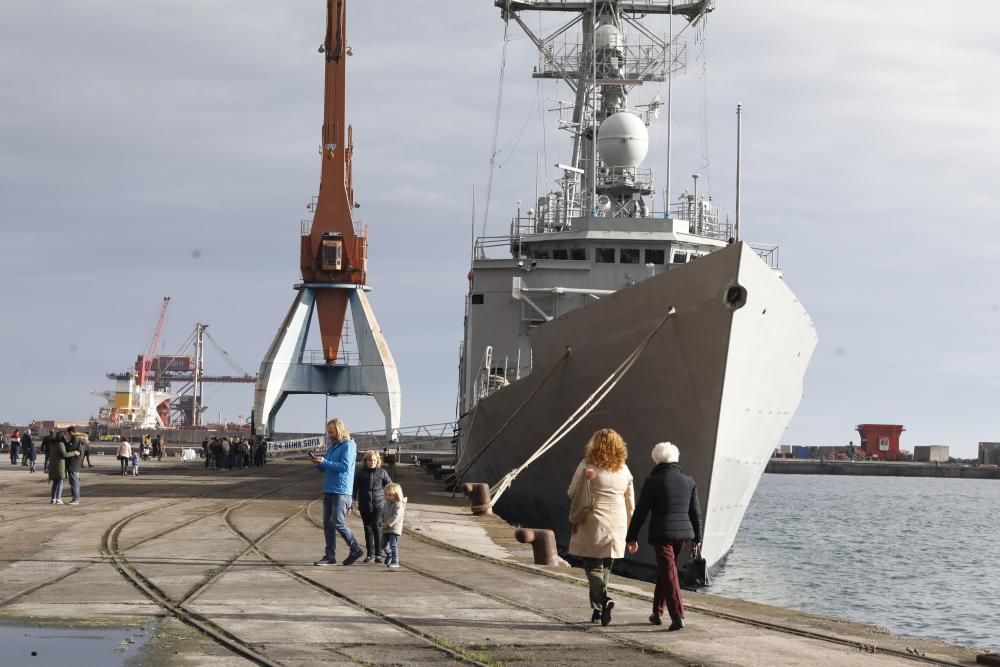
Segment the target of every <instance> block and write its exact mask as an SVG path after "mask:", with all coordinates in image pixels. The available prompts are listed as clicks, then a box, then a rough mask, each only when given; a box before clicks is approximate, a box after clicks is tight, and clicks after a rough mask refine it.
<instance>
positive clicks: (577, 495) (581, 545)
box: [567, 428, 635, 625]
mask: <svg viewBox="0 0 1000 667" xmlns="http://www.w3.org/2000/svg"><path fill="white" fill-rule="evenodd" d="M627 458H628V449H627V447H626V446H625V441H624V440H623V439H622V437H621V436H620V435H619V434H618V432H617V431H615V430H613V429H610V428H606V429H601V430H600V431H597V432H596V433H594V435H593V436H592V437H591V438H590V442H588V443H587V453H586V455H585V456H584V459H583V461H581V462H580V465H579V466H577V469H576V472H575V473H573V481H572V482H570V485H569V490H568V491H567V493H568V494H569V497H570V501H571V510H570V514H571V516H572V515H582V519H581V518H580V517H579V516H577V519H578V520H577V523H576V524H575V525H574V526H573V535H572V536H571V537H570V540H569V552H570V553H571V554H573V555H574V556H579V557H580V558H582V559H583V567H584V570H585V571H586V573H587V581H588V582H590V607H591V609H592V610H593V613H592V615H591V619H590V620H591V621H592V622H597V621H598V620H600V621H601V625H607V624H608V623H610V622H611V610H612V609H613V608H614V606H615V603H614V601H612V600H610V599H609V598H608V577H609V576H610V575H611V566H612V565H613V564H614V559H615V558H623V557H624V556H625V545H626V543H625V533H626V532H627V531H628V524H629V522H630V521H631V520H632V513H633V512H634V511H635V491H634V490H633V488H632V473H631V472H630V471H629V469H628V466H626V465H625V460H626V459H627ZM588 491H589V493H588ZM588 506H590V511H587V507H588Z"/></svg>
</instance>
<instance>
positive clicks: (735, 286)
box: [722, 283, 747, 310]
mask: <svg viewBox="0 0 1000 667" xmlns="http://www.w3.org/2000/svg"><path fill="white" fill-rule="evenodd" d="M722 303H724V304H725V306H726V308H728V309H729V310H739V309H740V308H742V307H743V306H745V305H747V288H746V287H743V285H740V284H739V283H732V284H731V285H729V286H728V287H726V289H724V290H722Z"/></svg>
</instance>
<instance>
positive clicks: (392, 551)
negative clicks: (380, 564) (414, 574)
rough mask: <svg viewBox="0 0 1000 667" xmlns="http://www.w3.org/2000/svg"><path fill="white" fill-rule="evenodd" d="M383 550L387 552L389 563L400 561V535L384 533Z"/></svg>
mask: <svg viewBox="0 0 1000 667" xmlns="http://www.w3.org/2000/svg"><path fill="white" fill-rule="evenodd" d="M382 551H384V552H385V559H386V561H387V562H389V563H398V562H399V535H396V534H395V533H382Z"/></svg>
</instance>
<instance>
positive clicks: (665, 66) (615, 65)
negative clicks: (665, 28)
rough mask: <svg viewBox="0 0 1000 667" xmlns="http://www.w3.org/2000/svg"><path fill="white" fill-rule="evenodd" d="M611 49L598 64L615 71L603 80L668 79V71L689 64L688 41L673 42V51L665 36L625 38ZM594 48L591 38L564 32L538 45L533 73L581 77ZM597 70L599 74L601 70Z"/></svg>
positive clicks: (635, 81) (677, 70)
mask: <svg viewBox="0 0 1000 667" xmlns="http://www.w3.org/2000/svg"><path fill="white" fill-rule="evenodd" d="M608 50H609V51H612V52H613V55H610V56H607V57H606V58H602V59H601V60H599V61H598V67H599V68H602V67H603V68H605V70H606V71H607V70H608V69H610V70H612V71H613V72H614V75H613V76H611V75H609V76H607V77H601V76H599V77H598V78H599V80H601V81H604V80H610V81H613V82H616V83H617V82H620V83H623V84H626V85H627V84H630V83H631V84H633V85H634V84H638V83H642V82H644V81H666V80H667V72H668V71H672V72H674V73H675V74H676V73H679V72H682V71H683V70H684V68H685V67H686V66H687V44H686V43H683V42H679V43H675V44H674V45H673V53H672V54H670V53H669V51H670V50H671V49H670V47H669V45H668V44H667V42H666V41H665V40H655V41H654V40H652V39H649V38H648V37H645V36H643V37H639V38H633V39H631V40H630V39H627V38H623V39H622V41H621V42H619V43H618V44H616V45H614V46H613V47H612V48H610V49H608ZM602 51H603V50H601V51H599V53H601V52H602ZM593 52H594V49H593V43H592V42H591V41H589V40H587V41H584V40H580V39H579V38H577V37H569V36H564V37H563V39H556V40H553V41H548V42H547V43H543V44H542V46H541V47H540V49H539V61H538V68H537V70H536V72H535V74H534V75H533V76H534V77H535V78H536V79H553V78H555V79H574V80H575V79H576V78H577V77H579V73H580V71H581V68H583V67H584V66H587V67H589V64H590V63H591V62H592V60H591V58H592V54H593ZM671 56H672V57H671ZM598 74H599V75H600V71H599V72H598Z"/></svg>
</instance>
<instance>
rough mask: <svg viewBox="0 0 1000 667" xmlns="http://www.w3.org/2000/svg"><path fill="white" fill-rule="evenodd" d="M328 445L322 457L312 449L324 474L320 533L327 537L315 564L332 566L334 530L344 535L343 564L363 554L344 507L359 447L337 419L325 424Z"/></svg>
mask: <svg viewBox="0 0 1000 667" xmlns="http://www.w3.org/2000/svg"><path fill="white" fill-rule="evenodd" d="M326 435H327V440H328V442H329V446H328V447H327V449H326V454H324V455H323V456H322V457H319V456H316V455H315V454H313V453H312V452H310V453H309V456H310V457H312V462H313V463H315V464H316V470H318V471H319V472H321V473H323V536H324V538H326V552H325V553H324V554H323V558H321V559H319V560H318V561H316V562H315V565H333V564H334V563H336V562H337V560H336V551H337V533H340V536H341V537H343V538H344V541H345V542H347V546H348V547H350V549H351V553H350V555H349V556H348V557H347V558H346V559H345V560H344V565H353V564H354V562H355V561H356V560H358V559H359V558H361V556H362V555H364V551H362V549H361V546H360V545H359V544H358V541H357V540H356V539H354V534H353V533H351V529H350V528H348V527H347V518H346V517H347V510H348V509H349V508H350V506H351V498H352V495H353V493H354V463H355V461H356V460H357V458H358V446H357V445H356V444H354V441H353V440H351V434H350V432H349V431H348V430H347V427H346V426H344V422H342V421H340V420H339V419H331V420H330V421H329V423H327V425H326Z"/></svg>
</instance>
